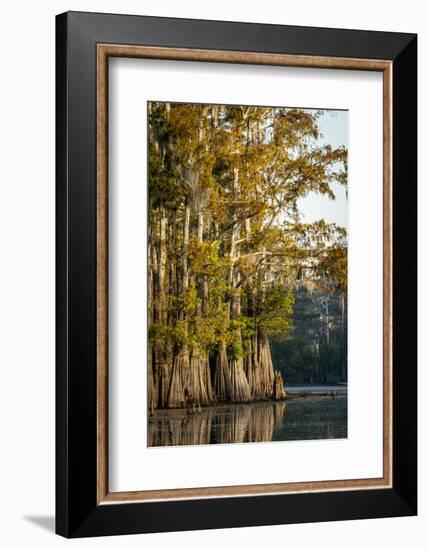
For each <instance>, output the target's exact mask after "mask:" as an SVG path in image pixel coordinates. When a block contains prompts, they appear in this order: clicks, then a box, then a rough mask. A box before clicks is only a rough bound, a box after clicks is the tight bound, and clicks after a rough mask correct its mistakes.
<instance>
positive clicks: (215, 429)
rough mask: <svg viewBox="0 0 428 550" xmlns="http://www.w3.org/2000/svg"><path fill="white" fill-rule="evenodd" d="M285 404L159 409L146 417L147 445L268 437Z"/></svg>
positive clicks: (202, 443)
mask: <svg viewBox="0 0 428 550" xmlns="http://www.w3.org/2000/svg"><path fill="white" fill-rule="evenodd" d="M285 408H286V404H285V403H284V402H282V403H257V404H255V405H234V406H233V405H232V406H219V407H212V408H209V409H202V411H201V412H196V413H194V414H188V412H187V411H186V410H176V411H161V412H157V413H155V416H154V417H151V418H150V420H149V429H148V446H149V447H159V446H176V445H206V444H209V443H250V442H261V441H272V437H273V431H274V428H275V426H281V425H282V423H283V419H284V413H285Z"/></svg>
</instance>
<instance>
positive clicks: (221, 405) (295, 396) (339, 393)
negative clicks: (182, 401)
mask: <svg viewBox="0 0 428 550" xmlns="http://www.w3.org/2000/svg"><path fill="white" fill-rule="evenodd" d="M347 394H348V389H347V387H346V386H345V387H343V388H340V389H337V390H328V391H324V392H323V391H314V392H311V391H304V392H298V393H287V395H286V397H285V398H284V399H258V400H256V401H248V402H242V403H228V402H218V403H211V404H210V405H206V406H196V407H195V408H194V409H192V408H186V407H178V408H174V409H172V408H170V409H155V410H154V411H153V412H149V419H150V418H153V417H155V416H159V415H160V414H162V415H165V416H169V415H172V414H174V413H179V412H182V413H187V414H188V415H195V414H200V413H202V412H205V411H209V410H211V409H216V410H219V409H231V408H235V407H243V406H248V405H252V406H257V405H267V404H271V405H279V404H281V403H286V402H287V401H298V400H304V399H311V398H317V399H318V398H322V397H324V398H325V397H329V398H331V399H335V398H340V397H344V396H347Z"/></svg>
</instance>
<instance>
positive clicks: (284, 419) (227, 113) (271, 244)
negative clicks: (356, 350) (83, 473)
mask: <svg viewBox="0 0 428 550" xmlns="http://www.w3.org/2000/svg"><path fill="white" fill-rule="evenodd" d="M147 109H148V113H147V117H148V128H147V131H148V184H149V185H148V187H149V188H148V251H147V256H148V283H147V286H148V289H147V292H148V300H147V303H148V306H147V319H148V362H147V364H148V367H147V368H148V373H147V377H148V411H147V415H148V446H150V447H153V446H176V445H206V444H216V443H217V444H218V443H229V444H232V443H251V442H267V441H290V440H294V441H296V440H315V439H335V438H346V437H347V330H348V328H347V262H348V253H347V252H348V194H347V160H348V112H347V111H344V110H326V109H310V108H296V107H278V106H275V107H266V106H247V105H214V104H194V103H174V102H158V101H152V102H148V106H147Z"/></svg>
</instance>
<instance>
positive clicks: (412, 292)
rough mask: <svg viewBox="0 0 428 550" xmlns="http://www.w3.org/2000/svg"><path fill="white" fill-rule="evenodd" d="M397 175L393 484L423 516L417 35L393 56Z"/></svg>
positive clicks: (415, 511)
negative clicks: (419, 420)
mask: <svg viewBox="0 0 428 550" xmlns="http://www.w3.org/2000/svg"><path fill="white" fill-rule="evenodd" d="M392 176H393V202H392V204H393V215H392V217H393V282H394V283H393V300H392V303H393V407H394V409H393V465H394V468H393V486H394V489H395V490H396V491H397V493H398V494H399V495H400V496H401V498H402V499H403V500H404V501H405V502H406V503H407V505H408V506H409V507H410V509H411V510H412V512H413V515H417V508H418V506H417V504H418V503H417V500H418V495H417V417H418V414H417V35H416V34H414V35H411V40H410V42H409V43H408V44H407V46H406V47H405V48H404V49H403V50H402V51H401V52H400V54H399V55H398V56H397V57H396V58H395V59H394V60H393V167H392ZM398 366H400V367H401V368H398Z"/></svg>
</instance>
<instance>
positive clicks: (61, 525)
mask: <svg viewBox="0 0 428 550" xmlns="http://www.w3.org/2000/svg"><path fill="white" fill-rule="evenodd" d="M55 45H56V56H55V87H56V89H55V91H56V94H55V133H56V135H55V152H56V164H55V179H56V182H55V206H56V213H55V227H56V237H55V252H56V259H55V271H56V287H55V298H56V306H55V331H56V347H55V363H56V366H55V411H56V419H55V439H56V442H55V462H56V464H55V483H56V490H55V532H56V533H57V534H59V535H62V536H68V535H69V521H68V517H69V508H68V406H67V404H68V384H67V377H68V361H67V340H68V330H67V325H68V288H67V269H68V235H67V220H68V211H67V187H68V185H67V184H68V182H67V146H68V120H67V115H68V108H67V106H68V102H67V80H68V79H67V67H68V64H67V14H66V13H63V14H61V15H57V16H56V18H55Z"/></svg>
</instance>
